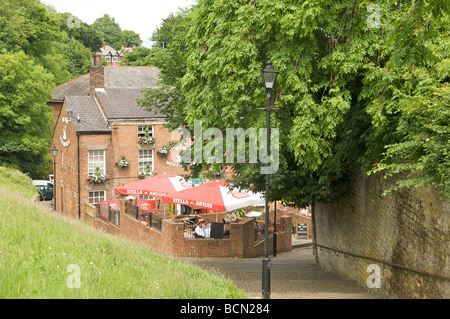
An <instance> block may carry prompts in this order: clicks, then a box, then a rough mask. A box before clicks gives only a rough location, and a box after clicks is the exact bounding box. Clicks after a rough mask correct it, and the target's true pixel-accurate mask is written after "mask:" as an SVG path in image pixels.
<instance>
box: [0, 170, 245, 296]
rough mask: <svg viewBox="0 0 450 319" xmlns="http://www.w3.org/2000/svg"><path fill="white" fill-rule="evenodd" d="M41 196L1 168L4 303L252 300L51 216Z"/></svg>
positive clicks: (218, 280)
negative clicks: (32, 300)
mask: <svg viewBox="0 0 450 319" xmlns="http://www.w3.org/2000/svg"><path fill="white" fill-rule="evenodd" d="M35 193H36V191H35V189H34V187H33V186H32V185H31V181H30V180H29V179H28V178H27V177H26V176H24V175H22V174H20V173H19V172H16V171H11V170H9V169H5V168H2V167H0V298H27V299H28V298H51V299H53V298H77V299H78V298H94V299H97V298H119V299H126V298H136V299H140V298H173V299H203V298H211V299H215V298H246V296H245V293H244V292H242V291H240V290H238V289H237V288H236V287H235V286H234V285H233V283H232V282H231V281H229V280H227V279H226V278H224V277H223V276H219V275H216V274H212V273H209V272H205V271H203V270H201V269H200V268H198V267H197V266H195V265H192V264H189V263H186V262H182V261H179V260H177V259H175V258H169V257H166V256H163V255H160V254H157V253H154V252H152V251H151V250H150V249H148V248H147V247H145V246H143V245H140V244H138V243H136V242H132V241H128V240H124V239H121V238H117V237H114V236H111V235H108V234H105V233H103V232H101V231H99V230H96V229H93V228H91V227H89V226H87V225H84V224H82V223H81V222H79V221H76V220H73V219H72V218H68V217H64V216H61V215H60V214H58V213H54V212H52V211H50V210H48V209H45V208H43V207H41V206H40V205H38V204H37V203H34V201H33V199H32V198H33V196H34V195H35ZM71 287H72V288H71ZM78 287H79V288H78Z"/></svg>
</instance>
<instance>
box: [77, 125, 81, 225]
mask: <svg viewBox="0 0 450 319" xmlns="http://www.w3.org/2000/svg"><path fill="white" fill-rule="evenodd" d="M77 146H78V154H77V158H78V165H77V166H78V219H81V194H80V133H79V132H77Z"/></svg>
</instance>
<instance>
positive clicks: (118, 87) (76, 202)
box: [48, 52, 186, 218]
mask: <svg viewBox="0 0 450 319" xmlns="http://www.w3.org/2000/svg"><path fill="white" fill-rule="evenodd" d="M158 75H159V70H158V69H157V68H156V67H125V66H121V67H113V66H106V67H104V66H102V64H101V53H100V52H99V53H94V54H93V65H92V67H91V70H90V73H89V74H86V75H84V76H81V77H79V78H77V79H74V80H72V81H70V82H68V83H65V84H63V85H60V86H58V87H57V88H55V91H54V96H53V99H52V100H51V101H49V103H48V104H49V105H51V106H53V107H54V110H55V112H54V114H55V120H56V127H55V131H54V135H53V144H55V146H56V148H57V149H58V150H59V152H58V156H57V158H56V163H57V164H56V172H55V177H54V180H55V184H54V185H55V208H56V210H57V211H60V212H63V213H65V214H69V215H72V216H74V217H76V218H80V217H83V216H84V214H85V204H86V203H93V202H97V201H98V200H100V201H102V200H113V199H115V198H116V195H115V188H116V187H118V186H122V185H125V184H128V183H131V182H134V181H136V180H138V179H139V178H140V175H142V174H145V173H148V172H149V171H152V172H154V173H155V174H159V173H164V172H166V173H172V174H180V175H182V174H185V173H186V172H185V171H184V169H183V168H181V167H180V165H179V164H178V163H176V161H175V162H173V161H172V156H171V152H176V151H177V150H176V149H172V150H169V151H168V154H162V153H159V152H158V150H159V149H160V148H163V147H164V146H166V145H167V144H168V143H169V142H170V141H171V132H169V131H168V130H167V129H165V128H164V127H163V124H164V121H165V119H164V116H162V115H161V114H158V112H157V111H155V110H151V111H148V110H145V109H143V108H141V107H140V106H139V105H138V104H137V102H136V100H135V99H136V98H142V94H141V90H142V88H144V87H151V86H153V85H155V84H156V82H157V80H158ZM152 139H154V143H153V144H151V143H150V144H146V143H142V144H141V143H139V142H138V141H140V142H142V141H143V140H152ZM123 158H126V159H127V161H128V166H126V167H122V168H121V167H119V165H118V162H119V161H120V160H121V159H123Z"/></svg>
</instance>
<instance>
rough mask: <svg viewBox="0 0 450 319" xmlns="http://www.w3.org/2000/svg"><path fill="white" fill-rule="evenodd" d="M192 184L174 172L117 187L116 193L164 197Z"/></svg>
mask: <svg viewBox="0 0 450 319" xmlns="http://www.w3.org/2000/svg"><path fill="white" fill-rule="evenodd" d="M191 187H192V184H191V183H190V182H188V181H185V180H184V179H183V177H181V176H178V175H173V174H158V175H155V176H152V177H148V178H144V179H142V180H140V181H137V182H133V183H130V184H127V185H124V186H121V187H117V188H116V194H122V195H133V196H153V197H162V196H164V195H166V194H170V193H174V192H178V191H181V190H185V189H189V188H191Z"/></svg>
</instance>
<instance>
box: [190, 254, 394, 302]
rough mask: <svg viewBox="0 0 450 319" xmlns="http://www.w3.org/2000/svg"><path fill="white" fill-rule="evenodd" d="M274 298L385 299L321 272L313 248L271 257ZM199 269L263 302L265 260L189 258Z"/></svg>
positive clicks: (350, 282) (347, 281)
mask: <svg viewBox="0 0 450 319" xmlns="http://www.w3.org/2000/svg"><path fill="white" fill-rule="evenodd" d="M269 257H270V262H271V271H270V272H271V295H270V298H271V299H383V298H387V297H385V296H383V295H379V294H375V293H369V292H368V290H364V289H363V288H361V287H359V286H358V285H356V283H355V282H352V281H349V280H345V279H340V278H339V277H337V276H336V275H334V274H332V273H329V272H325V271H322V270H320V268H319V267H318V266H317V264H315V263H314V256H313V253H312V247H311V246H308V247H300V248H294V249H292V251H290V252H286V253H278V254H277V257H275V258H274V257H273V256H269ZM188 259H189V260H190V261H191V262H193V263H195V264H197V265H199V266H200V267H202V268H204V269H207V270H213V271H216V272H218V273H221V274H223V275H225V276H226V277H228V278H230V279H231V280H232V281H233V282H234V283H235V284H236V286H237V287H238V288H240V289H245V291H246V293H247V296H248V297H249V298H254V299H261V270H262V258H188Z"/></svg>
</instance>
